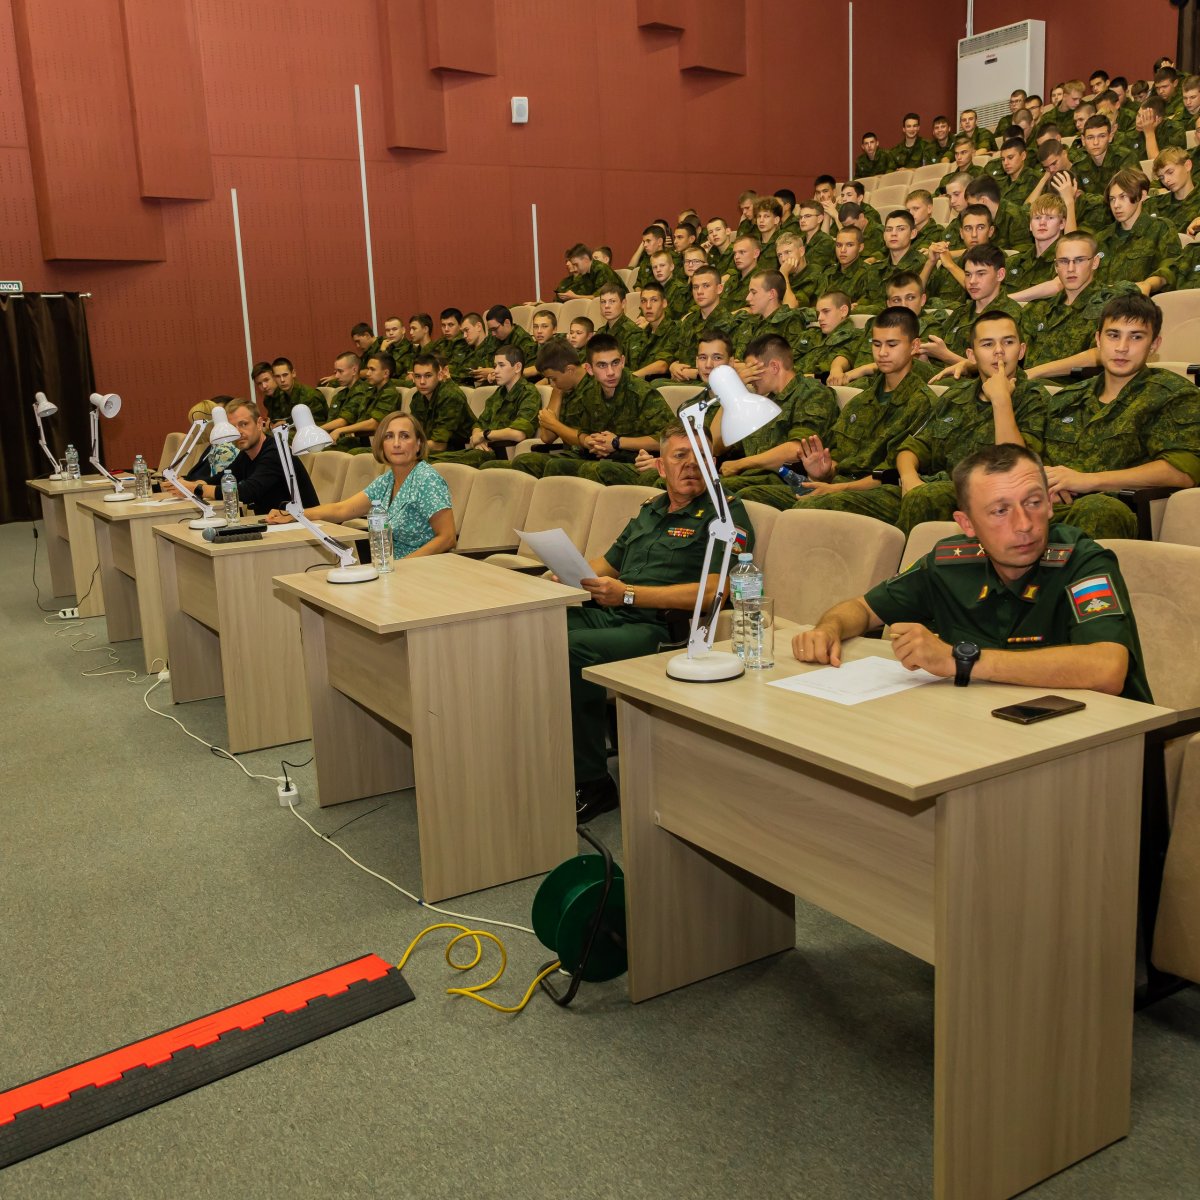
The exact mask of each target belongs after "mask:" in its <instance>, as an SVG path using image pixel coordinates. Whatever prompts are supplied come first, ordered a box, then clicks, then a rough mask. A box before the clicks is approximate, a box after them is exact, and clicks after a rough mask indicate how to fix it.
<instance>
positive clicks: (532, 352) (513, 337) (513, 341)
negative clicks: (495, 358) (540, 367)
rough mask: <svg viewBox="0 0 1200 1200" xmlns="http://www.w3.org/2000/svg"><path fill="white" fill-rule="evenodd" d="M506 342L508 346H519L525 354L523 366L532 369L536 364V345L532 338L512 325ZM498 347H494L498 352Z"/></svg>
mask: <svg viewBox="0 0 1200 1200" xmlns="http://www.w3.org/2000/svg"><path fill="white" fill-rule="evenodd" d="M508 342H509V344H510V345H513V346H519V347H520V348H521V349H522V351H524V353H525V365H526V366H527V367H532V366H533V365H534V364H535V363H536V362H537V355H538V344H537V342H535V341H534V340H533V336H532V335H531V334H530V333H528V332H527V331H526V330H524V329H522V328H521V326H520V325H517V324H515V323H514V324H513V327H512V329H511V330H509V334H508ZM499 348H500V345H499V344H498V345H497V346H496V349H497V350H498V349H499Z"/></svg>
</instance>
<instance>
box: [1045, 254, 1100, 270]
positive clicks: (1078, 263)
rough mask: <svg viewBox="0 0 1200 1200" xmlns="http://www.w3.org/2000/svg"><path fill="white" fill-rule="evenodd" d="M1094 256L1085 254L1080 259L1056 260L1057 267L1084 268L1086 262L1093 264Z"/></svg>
mask: <svg viewBox="0 0 1200 1200" xmlns="http://www.w3.org/2000/svg"><path fill="white" fill-rule="evenodd" d="M1091 261H1092V256H1091V255H1090V254H1085V255H1083V256H1082V257H1080V258H1056V259H1055V260H1054V262H1055V265H1056V266H1059V267H1082V266H1083V264H1084V263H1085V262H1091Z"/></svg>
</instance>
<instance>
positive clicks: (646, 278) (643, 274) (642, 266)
mask: <svg viewBox="0 0 1200 1200" xmlns="http://www.w3.org/2000/svg"><path fill="white" fill-rule="evenodd" d="M653 278H654V271H653V269H652V268H651V266H650V255H648V254H643V255H642V257H641V261H640V262H639V263H638V265H637V275H636V276H634V280H633V286H634V287H635V288H636V289H637V290H638V291H641V289H642V288H643V287H644V286H645V285H646V284H647V283H649V282H650V281H651V280H652V279H653Z"/></svg>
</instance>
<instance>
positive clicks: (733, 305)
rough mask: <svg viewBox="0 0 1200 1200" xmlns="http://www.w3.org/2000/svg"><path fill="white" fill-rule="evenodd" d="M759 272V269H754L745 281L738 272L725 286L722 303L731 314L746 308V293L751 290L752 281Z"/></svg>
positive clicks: (735, 272) (734, 273)
mask: <svg viewBox="0 0 1200 1200" xmlns="http://www.w3.org/2000/svg"><path fill="white" fill-rule="evenodd" d="M758 272H759V268H758V267H753V268H752V269H751V271H750V274H749V275H747V276H746V277H745V278H744V279H743V278H742V276H741V275H739V274H738V273H737V271H734V272H733V275H732V276H731V277H730V278H729V280H728V282H727V283H726V284H725V291H724V292H723V293H722V295H721V303H722V304H724V305H726V306H727V307H728V309H729V311H730V312H736V311H737V310H738V309H739V308H745V307H746V293H747V292H748V291H749V290H750V280H752V279H753V278H754V276H755V275H757V274H758Z"/></svg>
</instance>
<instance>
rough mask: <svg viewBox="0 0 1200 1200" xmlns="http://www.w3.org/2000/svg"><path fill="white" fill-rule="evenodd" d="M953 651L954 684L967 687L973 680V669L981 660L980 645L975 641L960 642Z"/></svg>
mask: <svg viewBox="0 0 1200 1200" xmlns="http://www.w3.org/2000/svg"><path fill="white" fill-rule="evenodd" d="M951 653H952V654H953V655H954V686H955V687H966V686H967V684H968V683H970V682H971V670H972V668H973V667H974V666H975V664H976V663H977V662H978V661H979V647H978V646H977V645H975V643H974V642H959V643H957V645H955V647H954V649H953V650H952V651H951Z"/></svg>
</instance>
